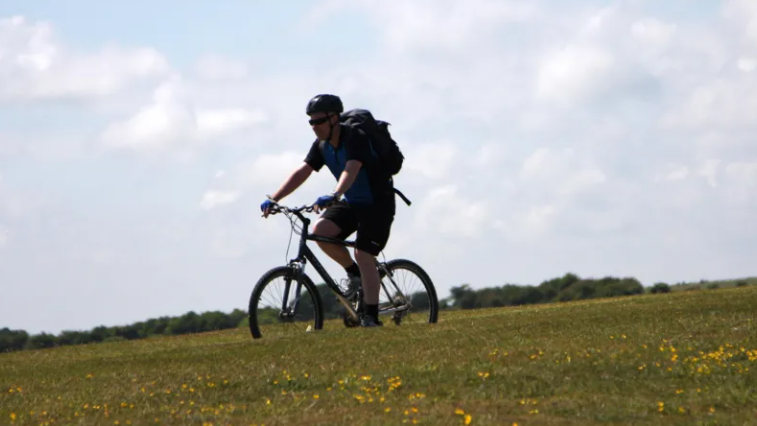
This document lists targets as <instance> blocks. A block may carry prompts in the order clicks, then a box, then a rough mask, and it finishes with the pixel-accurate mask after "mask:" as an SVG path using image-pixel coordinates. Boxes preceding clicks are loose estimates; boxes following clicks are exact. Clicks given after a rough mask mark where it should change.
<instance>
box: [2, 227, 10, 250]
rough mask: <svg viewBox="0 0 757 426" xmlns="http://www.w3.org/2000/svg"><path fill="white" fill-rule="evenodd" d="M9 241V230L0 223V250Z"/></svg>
mask: <svg viewBox="0 0 757 426" xmlns="http://www.w3.org/2000/svg"><path fill="white" fill-rule="evenodd" d="M9 242H10V232H9V231H8V229H6V228H5V227H4V226H3V225H2V224H0V250H2V249H4V248H5V247H6V246H7V245H8V243H9Z"/></svg>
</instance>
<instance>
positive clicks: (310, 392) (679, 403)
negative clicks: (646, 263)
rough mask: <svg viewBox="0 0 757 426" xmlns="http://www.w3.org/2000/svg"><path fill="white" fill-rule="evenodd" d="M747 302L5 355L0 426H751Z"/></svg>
mask: <svg viewBox="0 0 757 426" xmlns="http://www.w3.org/2000/svg"><path fill="white" fill-rule="evenodd" d="M755 307H757V288H756V287H742V288H734V289H721V290H712V291H691V292H676V293H670V294H664V295H643V296H634V297H625V298H614V299H604V300H592V301H581V302H573V303H564V304H549V305H538V306H529V307H508V308H498V309H486V310H469V311H453V312H442V314H441V316H440V321H439V323H438V324H436V325H433V326H431V325H428V324H414V325H408V326H404V325H403V326H401V327H396V326H394V325H389V324H387V325H385V326H384V327H383V328H382V329H346V328H344V327H343V326H342V324H341V322H339V321H335V322H328V323H327V324H326V326H325V328H324V330H322V331H319V332H315V333H309V334H306V333H305V332H304V330H302V332H298V333H297V334H295V335H289V336H267V337H264V339H262V340H256V341H253V340H252V339H251V338H250V336H249V332H248V331H247V330H246V329H236V330H229V331H224V332H217V333H205V334H198V335H190V336H179V337H160V338H149V339H145V340H137V341H127V342H117V343H105V344H96V345H86V346H68V347H61V348H56V349H49V350H38V351H24V352H18V353H10V354H3V355H0V424H4V425H5V424H11V425H14V424H15V425H22V424H24V425H26V424H32V425H40V424H43V425H44V424H56V425H65V424H76V425H79V424H88V425H89V424H93V425H94V424H96V425H115V424H118V425H126V424H132V425H152V424H162V425H167V424H197V425H203V424H213V425H227V424H228V425H250V424H256V425H260V424H265V425H267V426H268V425H284V424H290V425H299V424H308V425H327V424H354V425H383V424H392V425H394V424H414V423H417V424H426V425H463V424H465V423H466V421H468V422H470V424H472V425H512V424H513V423H517V424H518V425H596V424H616V425H630V424H633V425H700V424H701V425H710V424H712V425H714V424H718V425H731V424H733V425H744V424H757V392H756V391H755V388H756V387H757V327H756V325H757V324H755V322H757V318H756V315H755Z"/></svg>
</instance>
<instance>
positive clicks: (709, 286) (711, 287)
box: [706, 283, 720, 290]
mask: <svg viewBox="0 0 757 426" xmlns="http://www.w3.org/2000/svg"><path fill="white" fill-rule="evenodd" d="M706 288H707V289H708V290H716V289H718V288H720V284H718V283H709V284H707V287H706Z"/></svg>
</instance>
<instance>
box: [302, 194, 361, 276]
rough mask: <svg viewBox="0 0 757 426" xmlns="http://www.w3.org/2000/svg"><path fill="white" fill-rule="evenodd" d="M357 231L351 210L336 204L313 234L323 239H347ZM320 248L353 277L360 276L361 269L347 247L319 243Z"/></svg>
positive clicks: (324, 216) (328, 210) (316, 226)
mask: <svg viewBox="0 0 757 426" xmlns="http://www.w3.org/2000/svg"><path fill="white" fill-rule="evenodd" d="M355 229H357V222H356V221H355V218H354V216H353V214H352V212H351V211H350V209H349V206H346V205H344V204H336V205H333V206H331V207H329V208H328V209H327V210H326V211H325V212H324V213H323V214H322V215H321V218H320V219H318V221H317V222H316V223H315V226H314V227H313V234H315V235H320V236H322V237H329V238H339V239H345V238H347V237H348V236H349V235H350V234H352V233H353V232H355ZM317 243H318V246H319V247H320V248H321V250H323V252H324V253H326V254H327V255H328V256H329V257H330V258H332V259H334V261H336V262H337V263H338V264H339V265H340V266H341V267H342V268H344V270H345V271H347V273H348V274H349V275H351V276H352V277H359V276H360V269H359V267H358V265H357V264H356V263H355V261H353V260H352V257H351V256H350V252H349V250H347V247H345V246H342V245H339V244H331V243H324V242H321V241H317Z"/></svg>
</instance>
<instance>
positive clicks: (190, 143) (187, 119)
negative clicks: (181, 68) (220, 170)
mask: <svg viewBox="0 0 757 426" xmlns="http://www.w3.org/2000/svg"><path fill="white" fill-rule="evenodd" d="M266 119H267V118H266V115H265V114H264V113H262V112H259V111H252V110H248V109H245V108H222V109H202V108H200V107H197V106H196V105H195V104H194V102H193V101H192V99H191V93H190V91H189V89H188V88H187V86H186V84H185V83H184V82H183V80H182V78H181V77H180V76H174V77H173V78H172V79H171V80H169V81H167V82H165V83H164V84H162V85H161V86H159V87H158V88H157V89H156V90H155V92H154V94H153V102H152V103H151V104H149V105H147V106H144V107H142V108H141V109H140V110H139V111H137V112H136V114H134V115H133V116H132V117H131V118H129V119H127V120H125V121H120V122H116V123H113V124H111V125H109V126H108V128H107V129H105V131H104V132H103V135H102V140H103V142H104V143H105V144H106V145H107V146H110V147H114V148H128V149H133V150H137V151H146V152H153V151H164V150H167V149H171V148H174V149H177V150H179V151H185V150H192V148H194V147H195V145H196V144H198V143H201V142H205V141H208V140H213V139H214V138H219V137H223V136H225V135H227V134H229V133H233V132H236V131H239V130H243V129H247V128H249V127H251V126H254V125H257V124H259V123H262V122H264V121H266Z"/></svg>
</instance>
